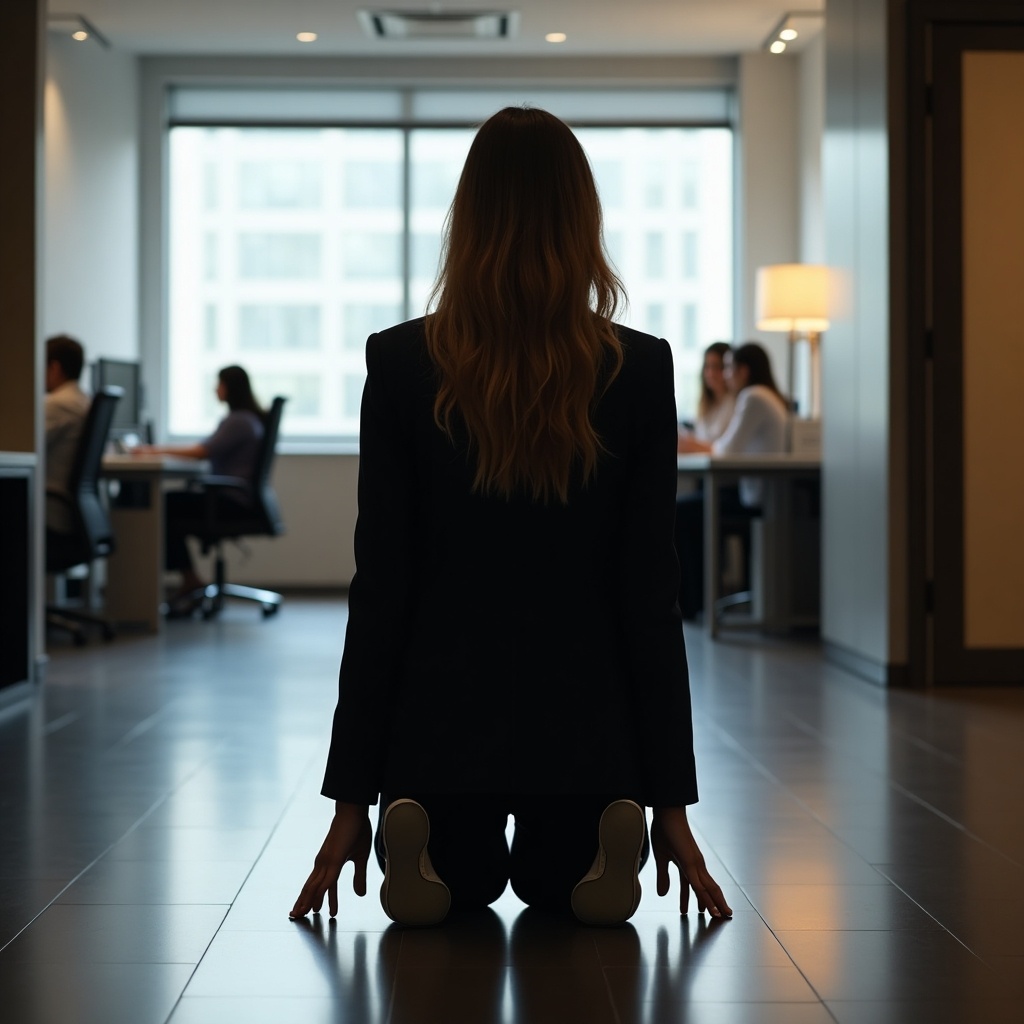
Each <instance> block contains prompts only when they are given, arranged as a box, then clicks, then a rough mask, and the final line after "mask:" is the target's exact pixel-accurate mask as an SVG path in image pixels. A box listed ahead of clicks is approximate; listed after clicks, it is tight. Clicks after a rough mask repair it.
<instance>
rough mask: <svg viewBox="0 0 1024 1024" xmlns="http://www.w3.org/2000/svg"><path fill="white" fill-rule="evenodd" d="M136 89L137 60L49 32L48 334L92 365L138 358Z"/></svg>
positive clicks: (45, 311)
mask: <svg viewBox="0 0 1024 1024" xmlns="http://www.w3.org/2000/svg"><path fill="white" fill-rule="evenodd" d="M137 83H138V76H137V63H136V59H135V58H134V57H133V56H130V55H127V54H123V53H119V52H117V51H116V50H105V49H103V48H102V47H100V46H99V44H97V43H96V42H94V41H87V42H84V43H76V42H74V41H73V40H72V39H69V38H67V37H65V36H57V35H54V34H52V33H51V34H50V35H49V38H48V45H47V66H46V89H45V95H44V112H43V119H44V132H45V151H44V152H45V192H44V206H43V218H44V274H43V334H44V336H49V335H51V334H57V333H60V332H67V333H68V334H72V335H74V336H75V337H77V338H79V339H80V340H81V341H82V343H83V344H84V345H85V347H86V358H87V359H88V360H89V361H90V362H91V361H92V360H94V359H95V358H96V357H97V356H101V355H103V356H110V357H115V358H117V357H120V358H135V357H136V356H137V355H138V353H139V342H138V328H139V306H138V295H139V246H138V205H139V204H138V195H139V188H138V181H139V147H138V84H137Z"/></svg>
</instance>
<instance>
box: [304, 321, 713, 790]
mask: <svg viewBox="0 0 1024 1024" xmlns="http://www.w3.org/2000/svg"><path fill="white" fill-rule="evenodd" d="M618 330H619V337H620V338H621V340H622V344H623V349H624V357H625V361H624V364H623V367H622V370H621V372H620V373H619V375H618V376H617V377H616V378H615V380H614V381H613V382H612V384H611V386H610V388H609V389H608V391H607V392H606V393H605V395H604V397H603V398H602V399H601V401H600V402H599V403H598V405H597V408H596V410H595V413H594V425H595V427H596V429H597V432H598V434H599V436H600V437H601V439H602V441H603V444H604V446H605V447H606V449H607V453H606V454H604V455H602V456H601V457H600V459H599V462H598V467H597V473H596V476H594V477H593V478H592V479H591V481H590V483H589V484H588V485H587V486H586V487H582V486H580V485H579V484H576V485H575V486H574V487H573V489H572V491H571V494H570V500H569V504H568V505H567V506H563V505H561V504H551V505H546V506H545V505H541V504H535V503H533V502H531V501H530V500H529V499H527V498H526V497H525V496H524V497H521V498H514V499H513V500H511V501H506V500H505V499H503V498H496V497H482V496H480V495H479V494H473V493H471V484H472V479H473V470H472V465H471V463H470V460H469V459H468V458H467V455H466V444H465V441H464V440H463V441H459V440H456V441H455V442H454V443H453V442H452V441H450V440H449V439H448V437H447V436H446V435H445V434H444V433H443V432H442V431H441V430H440V429H438V427H437V426H436V425H435V423H434V418H433V403H434V398H435V395H436V383H435V372H434V368H433V365H432V363H431V362H430V360H429V357H428V356H427V353H426V348H425V343H424V335H423V320H422V319H420V320H412V321H410V322H408V323H405V324H400V325H399V326H397V327H392V328H390V329H389V330H386V331H383V332H381V333H380V334H375V335H372V336H371V337H370V339H369V340H368V341H367V344H366V367H367V377H366V387H365V390H364V392H363V404H362V413H361V421H360V462H359V518H358V521H357V524H356V534H355V555H356V573H355V576H354V577H353V580H352V586H351V589H350V591H349V619H348V629H347V632H346V636H345V651H344V655H343V658H342V663H341V673H340V681H339V698H338V706H337V710H336V711H335V714H334V730H333V734H332V738H331V749H330V755H329V757H328V762H327V771H326V776H325V778H324V785H323V790H322V792H323V794H324V795H325V796H328V797H331V798H333V799H337V800H345V801H350V802H352V803H375V802H376V800H377V796H378V794H379V793H380V792H381V791H383V792H384V793H387V794H388V795H389V796H390V797H392V798H395V797H399V796H402V795H409V794H430V793H446V794H457V793H506V794H507V793H511V794H521V795H528V794H532V795H541V794H552V795H555V794H564V795H571V794H602V795H609V796H631V797H632V798H633V799H637V800H640V801H642V802H644V803H647V804H652V805H661V806H679V805H683V804H691V803H694V802H696V800H697V785H696V777H695V773H694V761H693V732H692V726H691V718H690V691H689V679H688V675H687V667H686V652H685V649H684V646H683V633H682V624H681V619H680V614H679V608H678V605H677V603H676V597H677V590H678V575H679V569H678V563H677V560H676V553H675V548H674V544H673V524H674V517H675V493H676V408H675V398H674V394H673V374H672V355H671V351H670V349H669V347H668V344H667V343H666V342H664V341H659V340H658V339H656V338H654V337H651V336H650V335H645V334H640V333H638V332H636V331H632V330H629V329H628V328H621V327H620V328H619V329H618Z"/></svg>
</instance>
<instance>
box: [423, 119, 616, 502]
mask: <svg viewBox="0 0 1024 1024" xmlns="http://www.w3.org/2000/svg"><path fill="white" fill-rule="evenodd" d="M624 295H625V292H624V289H623V286H622V282H621V281H620V280H619V278H618V277H617V276H616V274H615V272H614V271H613V270H612V268H611V266H610V265H609V262H608V260H607V258H606V257H605V253H604V246H603V243H602V234H601V204H600V202H599V200H598V196H597V188H596V186H595V184H594V177H593V174H592V173H591V170H590V164H589V163H588V161H587V156H586V154H585V153H584V151H583V147H582V146H581V145H580V144H579V142H578V141H577V139H576V137H575V135H573V133H572V131H571V130H570V129H569V127H568V126H567V125H566V124H564V123H563V122H562V121H560V120H559V119H558V118H556V117H554V116H553V115H551V114H549V113H547V112H546V111H544V110H536V109H525V108H520V107H507V108H506V109H504V110H501V111H499V112H498V113H497V114H495V115H494V116H493V117H491V118H490V119H489V120H488V121H486V122H485V123H484V124H483V126H482V127H481V128H480V130H479V131H478V132H477V135H476V138H475V139H474V141H473V145H472V146H471V147H470V150H469V155H468V156H467V158H466V164H465V167H464V168H463V170H462V176H461V178H460V179H459V184H458V187H457V189H456V191H455V199H454V200H453V202H452V206H451V210H450V211H449V213H448V220H447V223H446V230H445V239H444V244H443V249H442V255H441V268H440V272H439V275H438V280H437V283H436V284H435V286H434V290H433V292H432V294H431V300H430V302H431V305H432V306H434V307H435V308H434V312H433V313H431V314H429V315H428V316H427V319H426V341H427V349H428V351H429V353H430V357H431V359H432V360H433V362H434V365H435V366H436V367H437V370H438V376H439V386H438V392H437V399H436V401H435V403H434V419H435V420H436V422H437V424H438V426H439V427H441V428H442V429H443V430H445V431H446V432H447V433H448V435H449V437H451V436H453V430H454V427H455V424H456V422H457V421H461V423H462V424H463V425H464V427H465V430H466V432H467V434H468V439H469V445H470V451H471V452H472V454H473V455H474V456H475V460H476V475H475V478H474V481H473V489H474V491H476V492H480V493H485V494H497V495H501V496H504V497H505V498H510V497H511V496H512V495H513V494H516V493H526V494H529V495H530V496H531V497H532V499H533V500H534V501H540V502H544V503H547V502H549V501H551V500H553V499H557V500H559V501H560V502H561V503H563V504H565V503H567V502H568V500H569V489H570V483H571V481H572V480H573V479H574V475H575V474H577V473H578V474H579V476H578V478H577V479H579V480H580V481H582V482H586V481H587V480H589V479H590V478H591V477H592V475H593V474H594V472H595V470H596V467H597V460H598V456H599V454H600V452H601V450H602V446H601V440H600V438H599V437H598V435H597V432H596V431H595V429H594V425H593V422H592V412H593V408H594V405H595V403H596V402H597V400H598V399H599V398H600V397H601V395H602V394H603V393H604V390H605V389H606V388H607V386H608V384H610V383H611V381H612V380H613V379H614V377H615V375H616V374H617V373H618V372H619V369H620V368H621V366H622V346H621V344H620V342H619V339H618V336H617V335H616V333H615V328H614V326H613V324H612V322H611V318H612V317H613V316H614V315H615V311H616V310H617V309H618V307H619V305H620V303H621V302H622V300H623V298H624Z"/></svg>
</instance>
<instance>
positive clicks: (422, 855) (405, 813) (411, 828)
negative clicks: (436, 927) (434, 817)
mask: <svg viewBox="0 0 1024 1024" xmlns="http://www.w3.org/2000/svg"><path fill="white" fill-rule="evenodd" d="M381 833H382V835H383V840H384V842H383V845H384V884H383V885H382V886H381V887H380V904H381V906H382V907H383V908H384V913H385V914H387V915H388V917H390V918H391V920H392V921H395V922H397V923H398V924H409V925H431V924H439V923H440V922H441V921H443V920H444V919H445V917H446V916H447V914H448V909H449V907H451V904H452V894H451V893H450V892H449V891H448V886H447V885H445V884H444V882H442V881H441V879H440V878H438V877H437V874H436V873H435V871H434V866H433V865H432V864H431V863H430V854H429V853H428V852H427V842H428V841H429V839H430V819H429V818H428V817H427V812H426V811H425V810H424V809H423V807H422V805H420V804H418V803H416V801H415V800H396V801H395V802H394V803H392V804H390V805H389V806H388V808H387V810H386V811H385V812H384V824H383V825H382V827H381Z"/></svg>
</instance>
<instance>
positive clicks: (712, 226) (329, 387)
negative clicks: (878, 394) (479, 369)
mask: <svg viewBox="0 0 1024 1024" xmlns="http://www.w3.org/2000/svg"><path fill="white" fill-rule="evenodd" d="M454 95H456V96H457V94H454ZM434 103H435V106H437V105H440V109H441V110H442V111H443V110H444V109H445V104H446V103H447V108H448V109H449V110H451V109H452V100H451V98H450V97H449V98H448V99H447V100H445V97H443V96H442V97H434ZM500 105H501V104H500V103H498V102H496V103H495V104H494V108H495V109H496V108H497V107H498V106H500ZM538 105H542V104H538ZM456 106H457V104H456ZM548 106H549V109H550V108H551V105H550V104H548ZM423 109H424V111H425V113H424V115H423V116H424V118H425V120H426V121H427V122H429V120H430V118H431V116H432V110H433V108H430V107H429V105H427V104H424V106H423ZM457 112H458V111H456V113H457ZM556 112H558V111H557V109H556ZM434 113H436V111H434ZM563 116H565V115H563ZM458 119H459V118H458V117H456V116H454V115H452V116H450V117H449V118H448V120H458ZM467 120H468V118H467ZM577 134H578V137H579V139H580V141H581V143H582V144H583V146H584V148H585V149H586V151H587V153H588V155H589V157H590V160H591V164H592V166H593V168H594V173H595V177H596V179H597V183H598V189H599V191H600V194H601V200H602V204H603V209H604V229H605V240H606V245H607V248H608V251H609V254H610V256H611V259H612V261H613V263H614V264H615V266H616V269H617V270H618V272H619V274H620V276H621V277H622V279H623V281H624V282H625V284H626V288H627V291H628V295H629V306H628V308H627V309H625V310H623V312H622V314H621V317H620V318H621V320H622V321H623V322H624V323H628V324H629V325H631V326H633V327H636V328H638V329H640V330H646V331H649V332H651V333H653V334H657V335H658V336H660V337H665V338H667V339H668V340H669V342H670V343H671V345H672V348H673V352H674V355H675V363H676V395H677V404H678V406H679V412H680V416H681V417H683V416H689V415H691V414H692V410H693V406H694V404H695V402H696V396H697V375H698V372H699V365H700V353H701V350H702V348H703V346H704V345H705V344H707V343H709V342H711V341H713V340H715V339H718V338H728V337H730V336H731V333H732V332H731V323H732V287H731V282H732V190H731V181H732V169H731V168H732V133H731V131H730V130H729V129H728V128H725V127H710V128H686V127H673V126H666V127H637V128H629V127H625V128H623V127H586V128H582V129H579V130H578V131H577ZM472 138H473V129H472V127H469V126H468V125H467V127H465V128H452V127H451V126H450V124H445V125H443V126H442V125H438V126H437V127H434V126H431V125H430V124H429V123H425V124H423V125H422V126H410V125H409V124H408V123H406V124H403V125H402V126H400V127H399V126H396V127H393V128H389V127H380V126H379V125H374V126H373V127H360V126H358V125H354V126H348V127H309V126H296V127H294V128H291V127H289V128H279V127H274V128H266V127H258V126H252V127H248V126H220V125H217V124H202V125H198V124H179V125H175V126H172V127H171V129H170V144H169V153H170V161H169V167H170V175H169V214H170V216H169V222H170V232H169V252H168V266H169V303H168V339H169V346H168V356H167V377H166V389H167V410H168V424H167V426H168V429H169V432H170V433H171V434H172V435H177V436H190V435H197V434H200V435H201V434H203V433H205V432H206V431H208V430H209V429H210V428H211V426H212V424H213V422H214V420H215V418H216V415H217V404H216V399H215V398H214V395H213V389H214V386H215V382H216V373H217V370H218V369H219V368H220V367H222V366H225V365H228V364H230V363H236V362H237V363H240V364H242V365H243V366H245V367H246V368H247V369H248V370H249V372H250V374H251V375H252V378H253V382H254V386H255V388H256V391H257V394H258V395H259V396H260V397H261V398H262V399H263V400H265V401H269V399H270V398H271V397H272V396H273V395H276V394H283V395H287V396H288V398H289V402H288V405H287V406H286V409H287V416H286V420H285V424H284V436H285V437H286V438H289V439H292V440H301V439H303V438H305V439H310V440H313V439H318V440H331V439H342V438H352V437H355V436H356V435H357V434H358V428H359V402H360V396H361V393H362V386H363V380H364V374H365V370H364V362H363V346H364V344H365V341H366V337H367V335H368V334H370V333H371V332H373V331H375V330H379V329H381V328H384V327H387V326H389V325H390V324H393V323H396V322H398V321H400V320H402V319H405V318H409V317H415V316H420V315H422V314H423V313H424V312H425V310H426V304H427V301H428V296H429V294H430V290H431V288H432V286H433V284H434V281H435V279H436V275H437V269H438V257H439V253H440V246H441V236H442V230H443V226H444V220H445V215H446V213H447V211H448V207H449V204H450V203H451V199H452V196H453V194H454V191H455V186H456V183H457V181H458V177H459V173H460V172H461V169H462V164H463V161H464V160H465V156H466V152H467V151H468V148H469V145H470V143H471V141H472Z"/></svg>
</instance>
